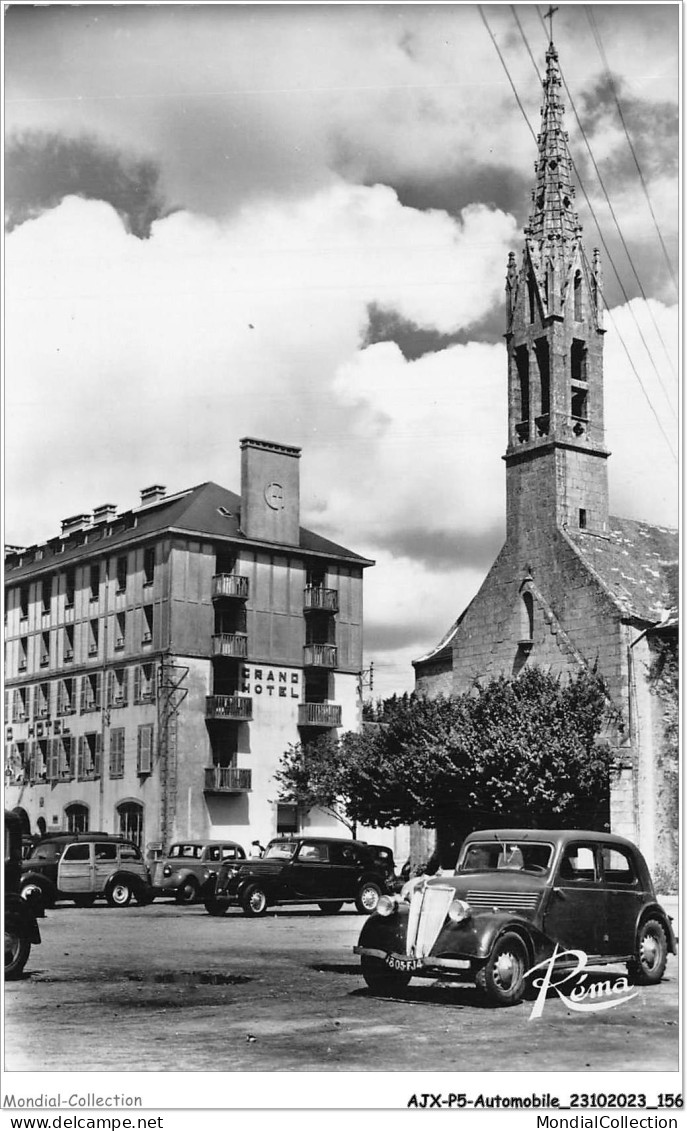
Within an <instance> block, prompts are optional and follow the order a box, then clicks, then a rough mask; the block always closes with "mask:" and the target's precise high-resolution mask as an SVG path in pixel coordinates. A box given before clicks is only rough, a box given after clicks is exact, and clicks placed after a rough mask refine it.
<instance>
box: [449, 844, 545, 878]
mask: <svg viewBox="0 0 687 1131" xmlns="http://www.w3.org/2000/svg"><path fill="white" fill-rule="evenodd" d="M552 857H553V845H552V844H545V843H542V842H540V843H537V842H535V841H529V840H503V841H501V840H489V841H471V842H470V843H469V844H466V845H465V846H464V848H463V850H462V852H461V854H460V857H459V859H458V863H457V865H456V873H459V872H502V871H509V872H535V873H542V872H547V871H548V870H549V865H550V863H551V859H552Z"/></svg>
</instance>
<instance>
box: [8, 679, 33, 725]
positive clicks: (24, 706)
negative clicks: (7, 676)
mask: <svg viewBox="0 0 687 1131" xmlns="http://www.w3.org/2000/svg"><path fill="white" fill-rule="evenodd" d="M13 699H14V702H13V705H12V718H13V720H14V722H16V723H23V722H24V721H25V720H26V719H28V718H30V717H31V702H30V701H31V688H30V687H15V689H14V696H13Z"/></svg>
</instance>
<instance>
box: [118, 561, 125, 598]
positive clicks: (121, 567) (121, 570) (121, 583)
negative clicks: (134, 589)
mask: <svg viewBox="0 0 687 1131" xmlns="http://www.w3.org/2000/svg"><path fill="white" fill-rule="evenodd" d="M126 578H127V560H126V556H124V557H121V558H117V592H118V593H126Z"/></svg>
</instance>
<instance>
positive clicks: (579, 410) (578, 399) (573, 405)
mask: <svg viewBox="0 0 687 1131" xmlns="http://www.w3.org/2000/svg"><path fill="white" fill-rule="evenodd" d="M570 411H571V413H572V416H573V419H574V420H586V419H587V390H586V389H578V388H576V386H575V385H573V388H572V393H571V397H570Z"/></svg>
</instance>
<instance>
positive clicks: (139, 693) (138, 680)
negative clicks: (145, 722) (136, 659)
mask: <svg viewBox="0 0 687 1131" xmlns="http://www.w3.org/2000/svg"><path fill="white" fill-rule="evenodd" d="M154 701H155V667H154V665H153V664H139V665H138V667H136V668H134V703H153V702H154Z"/></svg>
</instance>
